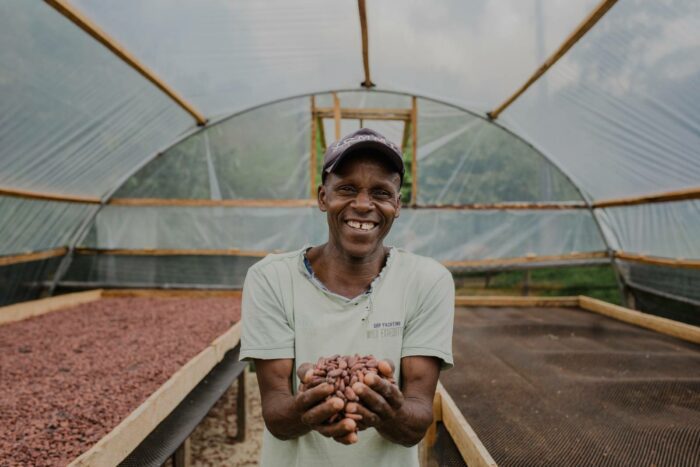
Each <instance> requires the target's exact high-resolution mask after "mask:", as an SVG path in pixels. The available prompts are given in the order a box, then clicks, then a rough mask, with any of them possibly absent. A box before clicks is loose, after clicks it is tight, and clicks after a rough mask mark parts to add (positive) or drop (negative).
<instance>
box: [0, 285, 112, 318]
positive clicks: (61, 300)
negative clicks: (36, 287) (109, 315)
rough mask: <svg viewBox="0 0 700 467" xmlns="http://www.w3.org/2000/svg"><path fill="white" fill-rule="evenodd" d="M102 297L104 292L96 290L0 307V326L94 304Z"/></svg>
mask: <svg viewBox="0 0 700 467" xmlns="http://www.w3.org/2000/svg"><path fill="white" fill-rule="evenodd" d="M101 297H102V290H101V289H96V290H88V291H87V292H75V293H69V294H65V295H58V296H56V297H49V298H41V299H39V300H31V301H28V302H24V303H17V304H15V305H7V306H3V307H0V325H2V324H7V323H12V322H15V321H22V320H23V319H27V318H32V317H34V316H40V315H43V314H46V313H50V312H52V311H56V310H61V309H63V308H68V307H71V306H76V305H82V304H83V303H90V302H94V301H96V300H99V299H100V298H101Z"/></svg>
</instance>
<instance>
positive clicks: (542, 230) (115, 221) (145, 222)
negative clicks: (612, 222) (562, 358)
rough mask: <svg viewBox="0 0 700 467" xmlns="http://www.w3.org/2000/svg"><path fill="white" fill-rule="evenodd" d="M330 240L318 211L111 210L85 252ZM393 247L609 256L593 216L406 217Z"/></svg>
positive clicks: (269, 246)
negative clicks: (605, 251) (597, 253)
mask: <svg viewBox="0 0 700 467" xmlns="http://www.w3.org/2000/svg"><path fill="white" fill-rule="evenodd" d="M326 239H327V227H326V222H325V217H324V215H323V214H322V213H321V212H319V211H318V210H317V209H315V208H265V209H254V208H218V207H217V208H210V207H197V208H185V207H139V208H133V207H121V206H107V207H106V208H104V209H103V210H102V211H101V212H100V213H99V215H98V217H97V222H96V224H95V226H94V227H93V230H92V232H91V233H90V235H89V236H88V237H87V238H86V240H85V246H87V247H93V248H101V249H115V248H124V249H158V248H167V249H171V248H172V249H189V248H196V249H234V248H237V249H240V250H244V251H251V250H265V251H272V250H282V251H289V250H294V249H297V248H300V247H301V246H303V245H305V244H320V243H323V242H325V241H326ZM386 243H387V244H389V245H396V246H399V247H403V248H406V249H408V250H409V251H413V252H415V253H418V254H422V255H426V256H431V257H433V258H435V259H437V260H440V261H448V260H449V261H459V260H473V259H486V258H513V257H523V256H526V255H533V254H534V255H536V256H544V255H558V254H566V253H572V252H593V251H602V250H605V245H604V243H603V241H602V239H601V237H600V234H599V233H598V230H597V229H596V226H595V223H594V222H593V219H592V217H591V215H590V213H589V212H588V211H586V210H570V211H454V210H428V209H420V210H410V209H404V210H402V212H401V216H400V218H399V219H398V220H397V221H396V222H395V224H394V226H393V228H392V232H391V233H390V235H389V237H388V239H387V241H386Z"/></svg>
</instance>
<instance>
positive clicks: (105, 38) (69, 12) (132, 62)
mask: <svg viewBox="0 0 700 467" xmlns="http://www.w3.org/2000/svg"><path fill="white" fill-rule="evenodd" d="M45 1H46V3H48V4H49V5H51V6H52V7H54V8H55V9H56V10H57V11H58V12H59V13H61V14H62V15H63V16H65V17H66V18H68V19H69V20H70V21H72V22H73V23H74V24H75V25H76V26H78V27H79V28H80V29H82V30H83V31H85V32H86V33H88V34H89V35H91V36H92V37H93V38H94V39H95V40H97V41H98V42H99V43H100V44H102V45H104V46H105V47H107V48H108V49H109V50H110V51H111V52H112V53H114V54H115V55H116V56H117V57H119V58H120V59H122V60H123V61H124V62H126V63H127V64H128V65H129V66H130V67H132V68H133V69H134V70H136V71H137V72H138V73H140V74H141V75H142V76H143V77H144V78H146V79H147V80H148V81H150V82H151V83H153V84H154V85H155V86H156V87H157V88H158V89H160V90H161V91H163V92H164V93H165V94H167V95H168V96H169V97H170V98H171V99H172V100H174V101H175V102H176V103H177V104H178V105H179V106H180V107H182V108H183V109H184V110H185V111H186V112H188V113H189V114H190V115H192V117H194V119H195V120H196V121H197V124H198V125H206V123H207V119H206V117H204V115H202V113H200V112H199V111H198V110H197V109H195V107H194V106H193V105H192V104H190V103H189V102H187V101H186V100H185V99H184V98H183V97H182V96H180V94H178V93H177V92H176V91H175V90H174V89H173V88H171V87H170V86H168V85H167V84H166V83H165V82H164V81H163V80H162V79H161V78H160V77H158V76H157V75H156V74H155V73H154V72H153V71H152V70H151V69H149V68H148V67H146V65H144V64H143V63H141V62H140V61H139V60H138V59H137V58H136V57H135V56H134V55H132V54H131V52H129V51H128V50H126V49H125V48H124V47H123V46H122V45H121V44H119V43H118V42H117V41H116V40H114V38H112V37H111V36H109V35H108V34H107V33H106V32H105V31H104V30H102V29H101V28H100V27H99V26H97V24H95V23H94V22H93V21H91V20H90V19H89V18H88V17H87V16H85V15H84V14H83V13H82V12H80V11H79V10H78V9H77V8H75V7H74V6H73V5H71V4H70V3H69V2H68V0H45Z"/></svg>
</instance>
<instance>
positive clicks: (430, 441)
mask: <svg viewBox="0 0 700 467" xmlns="http://www.w3.org/2000/svg"><path fill="white" fill-rule="evenodd" d="M440 421H442V400H441V399H440V392H438V391H437V388H436V391H435V395H434V396H433V421H432V423H431V424H430V426H429V427H428V429H427V430H426V432H425V436H423V439H422V440H421V444H420V447H419V449H418V453H419V456H420V465H421V466H423V467H427V466H428V465H429V461H430V450H431V449H432V448H433V446H435V442H436V441H437V424H438V422H440Z"/></svg>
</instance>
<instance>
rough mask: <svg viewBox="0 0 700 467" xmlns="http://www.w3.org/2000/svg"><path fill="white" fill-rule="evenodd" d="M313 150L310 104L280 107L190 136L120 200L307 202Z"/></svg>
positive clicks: (131, 181)
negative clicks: (173, 199)
mask: <svg viewBox="0 0 700 467" xmlns="http://www.w3.org/2000/svg"><path fill="white" fill-rule="evenodd" d="M310 144H311V100H310V98H309V97H302V98H297V99H291V100H286V101H282V102H278V103H275V104H272V105H269V106H264V107H261V108H258V109H254V110H251V111H248V112H245V113H243V114H240V115H237V116H235V117H233V118H230V119H227V120H225V121H223V122H221V123H219V124H217V125H214V126H212V127H210V128H207V129H205V130H202V131H200V132H198V133H196V134H194V135H193V136H190V137H189V138H187V139H185V140H184V141H182V142H180V143H178V144H177V145H175V146H174V147H172V148H170V149H169V150H167V151H165V152H164V153H163V154H161V155H160V156H158V157H157V158H156V159H154V160H153V161H152V162H150V163H149V164H147V165H146V166H145V167H144V168H143V169H141V170H140V171H139V172H137V173H136V174H135V175H134V176H132V177H131V178H130V179H129V180H127V182H126V183H125V184H124V185H123V186H122V187H121V189H120V190H119V191H118V192H117V193H115V197H117V198H119V197H126V198H195V199H241V198H252V199H274V198H276V199H294V198H308V197H309V193H310V185H309V170H310V162H311V159H310Z"/></svg>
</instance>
